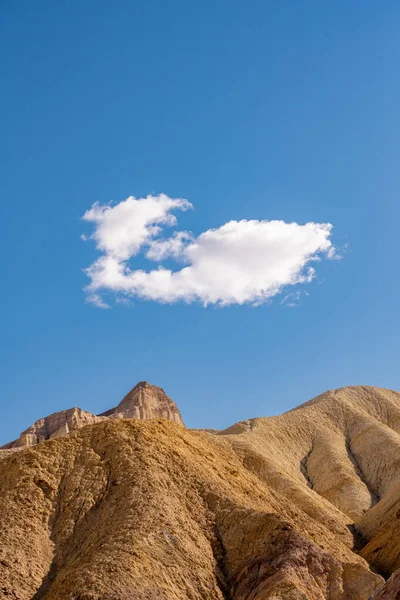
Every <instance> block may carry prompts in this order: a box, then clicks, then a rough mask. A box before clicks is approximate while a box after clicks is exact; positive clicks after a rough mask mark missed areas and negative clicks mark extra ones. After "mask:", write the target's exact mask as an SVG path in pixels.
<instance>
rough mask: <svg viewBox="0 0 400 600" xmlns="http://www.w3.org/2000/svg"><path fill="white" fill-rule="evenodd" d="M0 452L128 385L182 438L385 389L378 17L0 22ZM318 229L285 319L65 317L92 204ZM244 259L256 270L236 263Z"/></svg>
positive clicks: (391, 40)
mask: <svg viewBox="0 0 400 600" xmlns="http://www.w3.org/2000/svg"><path fill="white" fill-rule="evenodd" d="M0 12H1V29H2V35H1V36H0V45H1V49H0V50H1V51H0V56H1V63H2V64H1V72H2V90H3V91H2V94H1V98H0V109H1V110H0V119H1V131H2V136H1V164H2V177H1V179H0V192H1V223H2V236H1V239H0V244H1V256H2V269H1V270H2V275H1V286H2V293H1V298H0V302H1V316H2V318H1V338H2V344H1V349H0V353H1V355H0V360H1V365H2V376H1V378H0V398H1V403H2V419H1V423H0V443H1V442H6V441H8V440H10V439H12V438H14V437H15V436H16V435H17V434H18V433H19V431H20V430H22V429H24V428H25V427H27V426H28V425H29V424H30V423H31V422H33V421H34V420H36V419H37V418H39V417H41V416H44V415H46V414H49V413H51V412H55V411H57V410H61V409H63V408H68V407H71V406H76V405H77V406H81V407H82V408H85V409H87V410H90V411H93V412H101V411H103V410H105V409H106V408H109V407H110V406H113V405H115V404H116V403H117V402H118V401H119V400H120V399H121V398H122V396H123V395H124V394H125V393H126V392H127V391H128V390H129V389H130V388H131V387H132V386H133V385H134V384H135V383H137V381H139V380H143V379H146V380H148V381H150V382H151V383H154V384H157V385H161V386H162V387H164V388H165V389H166V391H167V392H168V393H169V394H170V396H171V397H172V398H173V399H174V400H176V402H177V403H178V405H179V407H180V409H181V411H182V414H183V417H184V419H185V421H186V423H187V425H188V426H191V427H215V428H223V427H226V426H228V425H229V424H231V423H233V422H235V421H238V420H240V419H245V418H248V417H254V416H261V415H272V414H277V413H280V412H282V411H284V410H287V409H289V408H291V407H293V406H295V405H296V404H299V403H300V402H303V401H306V400H308V399H309V398H311V397H313V396H315V395H317V394H318V393H320V392H322V391H324V390H326V389H332V388H336V387H340V386H344V385H349V384H369V385H378V386H384V387H389V388H394V389H396V388H397V389H399V388H400V382H399V368H398V340H399V339H400V321H399V307H398V306H399V300H398V298H399V294H400V282H399V267H398V254H399V251H398V245H399V244H398V240H399V235H398V229H399V225H398V223H399V217H400V205H399V179H400V169H399V167H398V160H399V159H398V157H399V137H400V136H399V134H400V123H399V101H400V83H399V81H400V80H399V67H398V65H399V64H400V39H399V36H398V31H399V26H400V9H399V6H398V3H397V2H390V1H389V2H385V3H378V2H369V1H368V0H367V1H363V2H361V1H360V2H359V1H355V2H351V3H348V2H342V1H340V0H339V1H338V2H332V3H321V2H317V1H307V2H302V3H297V2H289V1H285V0H283V1H282V2H279V3H278V2H266V1H262V0H254V1H252V2H249V3H243V2H239V1H236V0H230V1H229V2H227V1H222V0H221V1H219V2H216V1H214V2H211V1H207V0H205V1H204V2H202V3H191V2H184V1H180V0H172V1H171V2H168V3H165V2H161V1H157V2H156V1H152V0H147V1H146V2H144V1H143V2H142V1H141V0H138V1H137V2H125V1H121V2H119V3H110V2H103V1H101V0H100V1H97V2H83V3H54V2H48V1H38V2H35V3H32V2H24V1H22V2H8V1H6V2H3V3H2V6H1V8H0ZM160 193H165V194H167V195H168V196H170V197H171V198H176V197H179V198H186V199H188V201H189V202H191V203H192V204H193V206H194V210H188V211H186V212H184V213H181V214H179V215H176V216H177V217H178V220H179V228H180V229H182V230H190V231H191V232H193V235H194V236H195V237H196V236H199V235H200V234H201V233H202V232H204V231H207V230H209V229H213V228H220V227H221V226H223V225H224V224H225V223H227V222H229V221H231V220H234V221H241V220H242V219H248V220H283V221H285V222H288V223H291V222H295V223H298V224H300V225H304V224H305V223H307V222H310V221H313V222H316V223H331V224H333V226H334V229H333V233H332V236H331V241H332V243H333V244H334V245H335V246H336V247H337V248H338V249H339V250H340V251H342V249H345V251H344V253H343V258H342V260H325V258H324V259H323V260H321V261H320V262H318V263H315V264H314V266H315V268H316V276H315V278H314V280H313V281H312V282H311V283H308V284H300V285H299V286H293V287H291V288H290V291H292V292H293V291H296V290H302V291H307V293H308V294H309V295H305V294H302V296H301V299H300V302H299V305H298V306H297V307H294V308H291V307H289V306H288V305H287V303H286V304H283V305H282V304H281V300H282V298H283V296H284V295H285V292H284V293H283V294H281V295H277V296H275V297H274V298H272V300H271V301H269V302H266V303H264V304H263V305H261V306H251V305H248V304H245V305H238V304H232V305H230V306H224V307H221V306H218V305H215V304H214V305H213V304H212V305H209V306H207V307H204V306H203V304H202V302H201V301H195V302H192V303H189V304H187V303H185V302H177V303H169V304H168V303H167V304H160V303H159V302H156V301H149V300H143V299H141V298H137V297H134V298H131V300H130V302H129V304H124V303H116V302H113V303H112V305H111V308H109V309H107V310H103V309H101V308H97V307H96V306H93V305H92V304H90V303H88V302H85V294H84V292H83V288H84V286H86V285H87V283H88V278H87V276H86V275H85V273H84V272H83V269H84V268H87V267H88V266H89V265H90V264H92V263H93V261H95V260H96V259H97V258H98V257H99V251H98V250H96V247H95V243H93V241H89V242H84V241H82V239H81V235H82V234H83V233H86V235H90V234H91V233H93V227H90V224H88V223H86V222H84V221H83V220H82V216H83V215H84V213H85V212H86V211H87V210H88V209H90V207H91V206H92V205H93V203H95V202H98V203H99V204H100V205H105V204H107V203H109V202H111V201H112V202H114V203H115V204H118V203H120V202H121V201H123V200H125V199H126V198H127V197H128V196H135V197H137V198H142V197H144V196H146V195H148V194H153V195H158V194H160ZM255 260H256V257H255Z"/></svg>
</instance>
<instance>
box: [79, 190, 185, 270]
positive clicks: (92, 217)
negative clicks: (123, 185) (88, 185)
mask: <svg viewBox="0 0 400 600" xmlns="http://www.w3.org/2000/svg"><path fill="white" fill-rule="evenodd" d="M176 208H180V209H181V210H186V209H188V208H192V205H191V204H190V202H188V201H187V200H183V199H182V198H169V197H168V196H166V195H165V194H160V195H159V196H147V197H146V198H139V199H137V198H134V197H133V196H130V197H129V198H127V199H126V200H123V201H122V202H120V203H119V204H116V205H115V206H110V205H105V206H104V205H103V206H101V205H100V204H98V203H96V204H93V206H92V207H91V208H90V209H89V210H87V211H86V212H85V214H84V215H83V219H84V220H85V221H90V222H92V223H95V231H94V233H93V234H92V235H91V236H90V239H92V240H95V241H96V245H97V248H98V249H99V250H102V251H103V252H104V253H105V254H107V255H108V256H112V257H113V258H115V259H116V260H119V261H123V260H128V259H130V258H131V257H132V256H134V255H135V254H137V253H138V251H139V249H140V248H141V247H142V246H143V245H144V244H147V243H149V241H150V240H151V239H152V238H153V237H155V236H156V235H158V233H159V232H160V230H161V225H169V226H172V225H176V217H175V215H173V214H171V211H172V210H174V209H176Z"/></svg>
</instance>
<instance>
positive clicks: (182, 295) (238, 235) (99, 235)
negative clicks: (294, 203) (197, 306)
mask: <svg viewBox="0 0 400 600" xmlns="http://www.w3.org/2000/svg"><path fill="white" fill-rule="evenodd" d="M187 208H191V204H190V203H189V202H188V201H187V200H183V199H172V198H169V197H168V196H165V195H160V196H148V197H147V198H142V199H135V198H133V197H130V198H128V199H127V200H125V201H123V202H120V203H119V204H117V205H116V206H114V207H111V206H100V205H98V204H95V205H93V206H92V208H91V209H90V210H89V211H87V212H86V213H85V215H84V219H85V220H87V221H91V222H94V223H95V231H94V233H93V234H92V235H91V236H90V239H93V240H95V241H96V245H97V248H98V249H99V250H101V251H102V252H103V254H102V255H101V256H100V257H99V258H98V259H97V260H96V261H95V262H94V263H92V265H90V266H89V267H88V268H87V269H86V270H85V271H86V274H87V275H88V277H89V279H90V283H89V285H88V286H87V287H86V292H87V298H88V301H90V302H93V303H95V304H97V305H98V306H102V307H105V306H106V303H105V302H104V300H103V299H102V297H101V296H100V292H102V291H103V292H104V291H112V292H114V293H116V294H118V295H119V296H121V295H123V296H126V297H138V298H143V299H147V300H154V301H157V302H178V301H185V302H194V301H200V302H202V303H203V304H204V305H207V304H219V305H221V306H226V305H230V304H245V303H251V304H261V303H263V302H265V301H267V300H269V299H270V298H272V297H273V296H275V295H276V294H278V293H279V292H281V290H282V289H283V288H285V287H286V286H293V285H296V284H299V283H307V282H310V281H311V280H312V279H313V277H314V275H315V269H314V268H313V267H312V266H311V265H310V263H311V262H312V261H316V260H319V259H320V258H321V256H323V255H325V256H326V257H328V258H334V257H335V248H334V247H333V246H332V243H331V241H330V236H331V230H332V225H331V224H330V223H313V222H310V223H306V224H304V225H299V224H297V223H285V222H284V221H266V220H265V221H258V220H249V221H248V220H242V221H229V222H228V223H226V224H225V225H222V226H221V227H219V228H217V229H209V230H208V231H205V232H204V233H202V234H200V235H199V236H198V237H194V236H193V235H192V234H191V233H189V232H182V231H179V232H176V233H175V234H174V235H172V236H170V237H166V238H160V237H159V234H160V233H161V226H162V225H164V226H172V225H175V224H176V218H175V216H174V215H173V214H171V211H172V210H174V209H181V210H186V209H187ZM141 250H142V251H144V254H145V256H146V257H147V258H149V259H151V260H154V261H157V262H161V261H163V260H165V259H167V258H168V259H173V260H175V261H179V262H180V263H181V264H182V263H183V266H181V268H177V269H176V270H171V269H167V268H164V267H163V266H162V265H159V266H158V268H156V269H152V270H150V271H144V270H142V269H134V268H132V266H131V264H130V263H129V261H130V259H132V258H133V257H134V256H135V255H137V254H138V252H139V251H141Z"/></svg>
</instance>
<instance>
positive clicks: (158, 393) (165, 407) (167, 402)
mask: <svg viewBox="0 0 400 600" xmlns="http://www.w3.org/2000/svg"><path fill="white" fill-rule="evenodd" d="M107 418H112V419H115V418H135V419H168V420H170V421H174V422H175V423H180V424H181V425H183V421H182V417H181V414H180V412H179V409H178V407H177V406H176V404H175V402H174V401H173V400H171V398H170V397H169V396H167V394H166V393H165V392H164V390H163V389H162V388H160V387H157V386H155V385H150V384H149V383H147V381H141V382H139V383H138V384H137V385H136V386H135V387H134V388H133V389H132V390H131V391H130V392H129V393H128V394H127V395H126V396H125V397H124V398H123V399H122V400H121V402H120V403H119V404H118V406H116V407H115V408H111V409H110V410H107V411H106V412H104V413H102V414H101V415H98V416H96V415H93V414H92V413H90V412H86V411H84V410H82V409H81V408H77V407H74V408H70V409H68V410H62V411H60V412H57V413H54V414H52V415H49V416H48V417H44V418H43V419H39V420H38V421H36V422H35V423H33V425H31V426H30V427H29V428H28V429H26V430H25V431H23V432H22V433H21V435H20V436H19V438H18V439H17V440H14V441H13V442H9V443H8V444H5V445H4V446H3V449H7V448H20V447H24V446H35V445H36V444H39V443H40V442H44V441H45V440H50V439H53V438H56V437H60V436H62V435H65V434H67V433H70V432H71V431H75V430H76V429H80V428H81V427H85V425H90V424H91V423H98V422H99V421H104V420H105V419H107Z"/></svg>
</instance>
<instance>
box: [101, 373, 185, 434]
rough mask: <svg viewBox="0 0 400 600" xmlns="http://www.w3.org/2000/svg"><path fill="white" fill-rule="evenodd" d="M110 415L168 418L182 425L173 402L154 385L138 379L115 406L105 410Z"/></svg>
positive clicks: (137, 417)
mask: <svg viewBox="0 0 400 600" xmlns="http://www.w3.org/2000/svg"><path fill="white" fill-rule="evenodd" d="M107 413H108V414H107V416H110V417H114V418H115V417H125V418H136V419H157V418H159V419H168V420H169V421H175V423H180V424H181V425H183V421H182V417H181V414H180V412H179V409H178V407H177V406H176V404H175V402H174V401H173V400H172V399H171V398H170V397H169V396H168V395H167V394H166V393H165V391H164V390H163V389H162V388H161V387H158V386H156V385H152V384H151V383H148V382H147V381H140V382H139V383H138V384H136V385H135V387H134V388H132V389H131V391H130V392H128V393H127V394H126V396H125V397H124V398H123V399H122V400H121V402H120V403H119V404H118V406H116V407H115V408H113V409H111V410H110V411H107Z"/></svg>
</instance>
